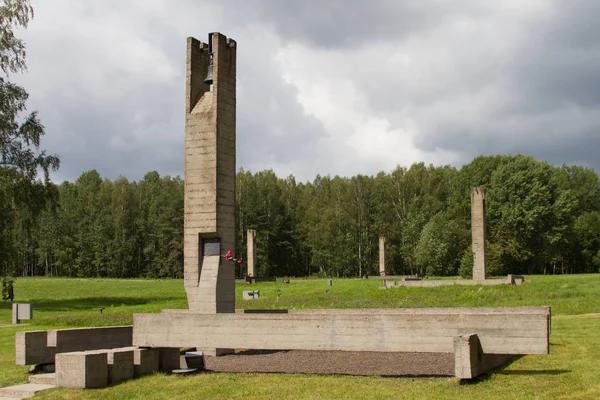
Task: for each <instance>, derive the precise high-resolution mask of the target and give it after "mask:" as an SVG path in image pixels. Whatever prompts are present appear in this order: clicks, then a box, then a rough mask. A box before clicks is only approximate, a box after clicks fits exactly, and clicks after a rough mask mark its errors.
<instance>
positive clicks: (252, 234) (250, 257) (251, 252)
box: [246, 229, 257, 278]
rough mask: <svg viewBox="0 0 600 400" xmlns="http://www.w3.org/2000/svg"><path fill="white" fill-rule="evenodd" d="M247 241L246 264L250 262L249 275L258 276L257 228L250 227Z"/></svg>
mask: <svg viewBox="0 0 600 400" xmlns="http://www.w3.org/2000/svg"><path fill="white" fill-rule="evenodd" d="M246 242H247V243H246V244H247V246H246V247H247V254H246V264H248V276H249V277H252V278H256V276H257V275H256V266H255V264H254V263H255V255H256V229H248V234H247V240H246Z"/></svg>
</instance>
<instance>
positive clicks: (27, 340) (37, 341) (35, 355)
mask: <svg viewBox="0 0 600 400" xmlns="http://www.w3.org/2000/svg"><path fill="white" fill-rule="evenodd" d="M55 354H56V348H55V347H48V332H47V331H29V332H17V333H16V334H15V362H16V364H17V365H35V364H50V363H53V362H54V355H55Z"/></svg>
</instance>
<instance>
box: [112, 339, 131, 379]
mask: <svg viewBox="0 0 600 400" xmlns="http://www.w3.org/2000/svg"><path fill="white" fill-rule="evenodd" d="M133 353H134V351H133V349H132V348H131V347H130V348H122V349H111V350H108V351H107V352H106V356H107V360H106V361H107V364H108V383H110V384H112V385H114V384H117V383H121V382H125V381H127V380H129V379H132V378H133V376H134V367H133Z"/></svg>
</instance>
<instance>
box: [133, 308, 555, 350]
mask: <svg viewBox="0 0 600 400" xmlns="http://www.w3.org/2000/svg"><path fill="white" fill-rule="evenodd" d="M432 310H433V311H432ZM460 310H461V311H460V312H456V311H455V310H453V309H427V310H423V309H406V310H404V311H403V312H398V311H395V310H389V311H388V310H377V311H375V310H350V311H349V312H340V311H342V310H330V311H328V312H324V311H322V310H318V311H317V310H314V311H316V312H314V313H311V312H310V311H313V310H306V311H307V312H305V313H290V314H258V313H256V314H200V313H194V312H188V313H161V314H135V315H134V325H135V327H136V329H135V330H134V343H135V345H136V346H150V347H163V346H165V347H167V346H168V347H194V346H199V347H217V348H219V347H223V348H224V347H227V348H243V349H260V350H347V351H383V352H386V351H402V352H406V351H411V352H442V353H444V352H445V353H452V352H454V337H455V336H458V335H460V334H462V333H464V332H473V333H476V334H478V335H479V338H480V341H481V345H482V349H483V351H484V352H485V353H490V354H546V353H548V327H549V320H550V311H549V308H548V307H527V308H522V307H516V308H504V309H483V310H479V309H476V308H475V309H464V308H463V309H460ZM521 310H522V311H521ZM373 338H377V340H373Z"/></svg>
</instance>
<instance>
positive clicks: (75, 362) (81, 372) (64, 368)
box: [56, 351, 108, 389]
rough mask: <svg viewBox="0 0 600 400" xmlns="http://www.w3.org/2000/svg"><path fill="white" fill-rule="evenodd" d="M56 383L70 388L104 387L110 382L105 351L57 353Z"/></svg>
mask: <svg viewBox="0 0 600 400" xmlns="http://www.w3.org/2000/svg"><path fill="white" fill-rule="evenodd" d="M56 384H57V385H58V386H63V387H68V388H82V389H87V388H103V387H106V386H107V384H108V364H107V355H106V353H105V352H98V351H77V352H72V353H60V354H57V355H56Z"/></svg>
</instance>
